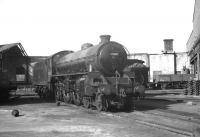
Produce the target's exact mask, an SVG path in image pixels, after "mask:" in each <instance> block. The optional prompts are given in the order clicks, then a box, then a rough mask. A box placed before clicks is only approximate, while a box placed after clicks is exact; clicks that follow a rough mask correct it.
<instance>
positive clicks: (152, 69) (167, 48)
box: [130, 39, 193, 82]
mask: <svg viewBox="0 0 200 137" xmlns="http://www.w3.org/2000/svg"><path fill="white" fill-rule="evenodd" d="M130 58H132V59H140V60H143V61H144V65H146V66H147V67H149V82H153V81H154V80H155V78H156V76H157V75H175V74H184V73H189V72H185V71H183V69H187V70H188V71H190V73H191V71H193V70H192V69H191V66H190V61H189V57H188V54H187V52H175V51H173V40H172V39H165V40H164V51H163V52H162V53H160V54H148V53H134V54H130Z"/></svg>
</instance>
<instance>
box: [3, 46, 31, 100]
mask: <svg viewBox="0 0 200 137" xmlns="http://www.w3.org/2000/svg"><path fill="white" fill-rule="evenodd" d="M28 64H29V58H28V56H27V54H26V52H25V51H24V49H23V47H22V45H21V44H20V43H12V44H5V45H0V101H5V100H8V99H9V92H10V91H11V90H16V89H17V86H18V85H23V84H26V83H29V75H28Z"/></svg>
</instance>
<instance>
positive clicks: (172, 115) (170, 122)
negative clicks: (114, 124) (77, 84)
mask: <svg viewBox="0 0 200 137" xmlns="http://www.w3.org/2000/svg"><path fill="white" fill-rule="evenodd" d="M72 107H76V106H74V105H72ZM140 107H147V106H141V105H140ZM77 108H80V109H84V111H86V112H87V113H89V114H98V115H101V116H109V117H111V118H116V119H119V120H122V121H124V122H127V121H128V122H135V123H138V124H140V125H144V126H149V127H151V128H157V129H160V130H165V131H168V132H172V133H175V134H179V135H181V136H187V137H193V136H194V135H193V129H194V127H198V125H200V118H199V119H198V117H193V116H191V115H185V114H182V113H181V112H179V111H174V110H167V109H161V108H157V109H155V108H154V109H153V110H148V111H140V110H134V111H132V112H122V111H119V112H114V113H113V112H100V113H99V112H98V111H97V110H93V109H88V110H86V109H85V108H82V107H77Z"/></svg>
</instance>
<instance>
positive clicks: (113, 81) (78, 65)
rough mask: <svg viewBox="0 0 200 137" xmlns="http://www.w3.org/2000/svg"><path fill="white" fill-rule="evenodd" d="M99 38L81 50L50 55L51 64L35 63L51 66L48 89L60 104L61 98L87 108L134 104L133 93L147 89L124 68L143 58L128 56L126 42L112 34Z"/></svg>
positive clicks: (129, 106)
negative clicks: (114, 37)
mask: <svg viewBox="0 0 200 137" xmlns="http://www.w3.org/2000/svg"><path fill="white" fill-rule="evenodd" d="M100 38H101V41H100V43H99V44H97V45H95V46H94V45H92V44H89V43H86V44H84V45H83V46H82V49H81V50H80V51H77V52H73V53H66V54H62V55H59V54H56V55H54V56H52V57H50V60H52V61H51V62H52V63H51V68H50V67H48V65H47V63H44V62H43V65H41V64H40V65H39V64H38V65H36V68H35V70H37V69H38V70H39V68H40V70H41V69H43V68H45V67H47V68H45V69H43V71H45V72H43V73H46V72H47V71H46V69H47V70H48V69H51V71H52V73H51V74H50V73H49V76H50V77H49V78H50V79H48V82H49V83H50V84H49V85H50V88H49V89H50V90H52V93H54V94H55V99H56V102H57V104H58V105H59V104H60V102H65V103H74V104H76V105H82V104H83V106H84V107H85V108H90V107H96V108H97V109H98V110H99V111H102V110H104V111H106V110H108V109H109V108H111V107H115V108H131V105H132V97H133V96H134V93H135V92H141V91H143V90H145V88H144V86H143V84H142V83H141V82H140V81H138V82H136V77H135V73H134V71H128V72H127V71H124V69H125V67H127V66H130V65H132V64H134V63H141V62H140V61H138V60H129V59H127V51H126V50H125V48H124V46H123V45H121V44H119V43H117V42H114V41H110V36H109V35H102V36H100ZM46 61H47V60H46ZM46 61H45V62H46ZM45 64H46V65H45ZM37 66H38V67H37ZM40 66H41V67H40ZM38 72H39V71H38ZM35 74H39V73H35ZM141 74H142V73H141ZM42 75H44V76H43V77H47V75H48V74H47V73H46V74H42ZM34 77H40V76H37V75H35V76H34ZM34 79H35V78H34ZM35 80H37V79H35ZM36 83H38V81H36ZM44 85H47V84H44ZM40 87H41V86H40ZM48 92H49V91H48ZM143 92H144V91H143Z"/></svg>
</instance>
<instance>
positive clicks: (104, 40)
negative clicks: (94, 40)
mask: <svg viewBox="0 0 200 137" xmlns="http://www.w3.org/2000/svg"><path fill="white" fill-rule="evenodd" d="M110 37H111V36H110V35H101V36H100V39H101V41H100V43H99V44H104V43H107V42H109V41H110Z"/></svg>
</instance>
